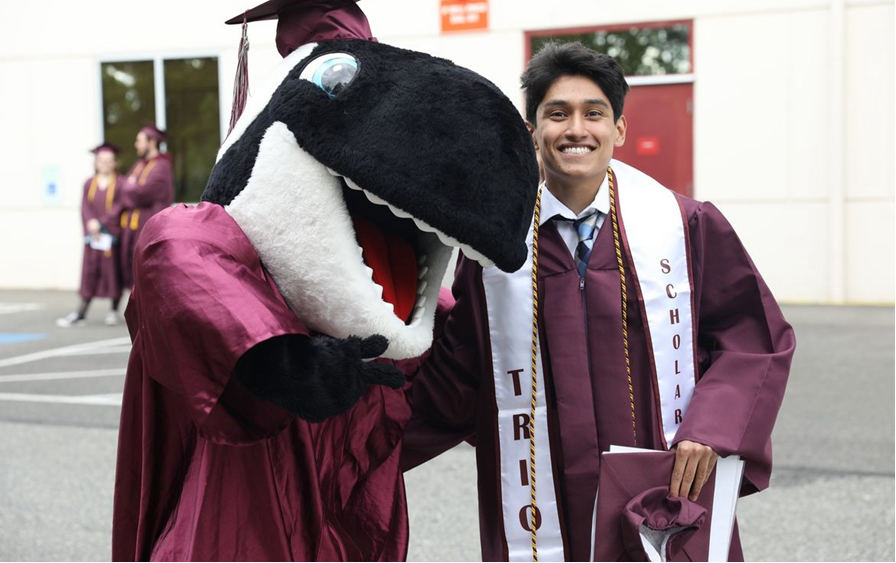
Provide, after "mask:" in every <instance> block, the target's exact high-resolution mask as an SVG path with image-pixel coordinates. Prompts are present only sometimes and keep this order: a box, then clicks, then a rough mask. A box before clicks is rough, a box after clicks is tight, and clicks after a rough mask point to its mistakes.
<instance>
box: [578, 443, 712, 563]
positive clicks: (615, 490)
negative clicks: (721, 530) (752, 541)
mask: <svg viewBox="0 0 896 563" xmlns="http://www.w3.org/2000/svg"><path fill="white" fill-rule="evenodd" d="M674 462H675V453H674V452H660V451H657V452H645V453H613V454H609V453H604V454H602V455H601V471H600V488H599V489H598V491H599V492H598V500H597V524H596V530H595V537H594V560H595V561H647V560H648V555H647V553H646V552H645V550H644V546H643V544H642V541H641V527H642V526H644V527H646V535H647V536H648V538H651V539H652V540H653V541H652V542H651V543H655V544H656V545H657V547H658V551H664V552H665V558H666V560H667V561H706V559H707V557H708V555H709V527H710V526H709V524H710V521H711V518H712V497H713V489H714V486H713V485H714V483H715V475H714V474H713V475H710V479H709V480H708V481H707V483H706V485H704V486H703V490H702V491H701V492H700V498H698V499H697V501H696V502H692V501H690V500H688V499H687V498H683V497H677V498H670V497H669V496H668V495H669V481H670V479H671V475H672V466H673V464H674ZM665 536H668V539H665V542H664V541H663V539H664V537H665Z"/></svg>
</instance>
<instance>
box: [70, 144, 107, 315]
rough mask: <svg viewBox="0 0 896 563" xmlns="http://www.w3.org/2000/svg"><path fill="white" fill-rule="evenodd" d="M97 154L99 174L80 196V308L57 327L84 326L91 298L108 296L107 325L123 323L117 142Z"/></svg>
mask: <svg viewBox="0 0 896 563" xmlns="http://www.w3.org/2000/svg"><path fill="white" fill-rule="evenodd" d="M91 152H92V153H93V154H94V155H95V161H94V168H95V171H96V173H95V174H94V175H93V176H92V177H91V178H88V179H87V181H86V182H84V194H83V197H82V198H81V222H82V225H83V228H84V259H83V261H82V262H81V286H80V288H79V289H78V296H79V297H80V298H81V303H80V305H79V306H78V309H77V310H76V311H74V312H72V313H69V314H68V315H66V316H65V317H63V318H61V319H58V320H57V321H56V324H57V326H60V327H63V328H69V327H73V326H81V325H83V324H85V323H86V322H87V321H86V319H85V316H86V314H87V308H88V307H89V306H90V303H91V301H92V300H93V299H94V298H96V297H102V298H108V299H110V300H111V301H112V307H111V309H110V310H109V313H108V314H107V315H106V318H105V323H106V324H107V325H117V324H119V323H120V322H121V317H120V315H119V314H118V305H119V303H120V302H121V288H122V280H121V262H120V260H119V255H118V237H119V234H120V230H119V226H118V225H119V223H118V216H117V214H116V206H117V205H118V203H119V200H120V199H121V191H120V189H119V187H120V184H121V178H120V177H119V176H118V173H117V170H118V159H117V157H118V153H119V152H120V149H119V148H118V147H116V146H115V145H112V144H109V143H103V144H102V145H100V146H98V147H96V148H95V149H93V150H92V151H91Z"/></svg>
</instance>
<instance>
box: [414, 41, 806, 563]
mask: <svg viewBox="0 0 896 563" xmlns="http://www.w3.org/2000/svg"><path fill="white" fill-rule="evenodd" d="M523 86H524V88H525V90H526V111H527V115H526V117H527V121H528V123H529V125H530V130H531V131H532V137H533V140H534V142H535V145H536V148H537V150H538V152H539V154H540V157H541V161H542V163H543V169H544V177H545V183H544V184H543V185H542V196H541V198H542V199H541V203H540V215H536V217H538V223H537V224H534V225H533V231H531V232H530V240H529V244H530V262H529V263H528V265H527V266H524V267H523V269H522V270H520V272H518V273H517V274H512V275H504V274H501V273H500V272H494V271H493V270H494V269H493V268H483V267H482V266H480V265H479V264H477V263H476V262H474V261H472V260H469V259H467V258H465V257H464V256H461V257H460V259H459V261H458V266H457V272H456V278H455V282H454V286H453V292H454V296H455V298H456V299H457V304H456V305H455V307H454V309H453V310H452V311H451V314H450V316H449V319H448V321H447V323H446V326H445V330H444V333H443V336H442V337H441V338H440V339H438V340H437V341H436V342H435V343H434V345H433V349H432V353H431V355H430V356H429V359H428V360H427V361H426V362H425V363H424V364H423V366H422V368H421V370H420V372H419V373H418V374H417V375H416V376H415V379H414V384H413V401H412V404H413V414H412V418H411V421H410V423H409V426H408V429H407V431H406V433H405V437H404V442H403V454H402V464H403V467H404V468H405V469H411V468H413V467H416V466H418V465H420V464H421V463H424V462H425V461H427V460H429V459H431V458H433V457H434V456H437V455H439V454H440V453H442V452H444V451H446V450H448V449H450V448H452V447H454V446H455V445H457V444H458V443H460V442H461V441H463V440H465V439H468V440H471V441H473V442H475V445H476V459H477V468H478V474H479V477H478V485H479V486H478V491H479V511H480V536H481V542H482V557H483V560H484V561H497V560H530V561H531V560H532V557H533V555H534V553H533V549H532V538H531V528H532V520H538V522H537V523H535V527H536V540H537V549H538V555H539V556H542V555H544V558H546V559H548V560H563V559H565V560H568V561H582V560H590V559H589V557H590V556H591V553H593V552H592V548H593V543H592V541H593V538H594V530H593V521H594V520H593V517H594V514H595V506H596V503H597V502H599V496H598V495H597V485H598V480H599V477H600V469H601V455H600V454H601V452H605V451H607V450H608V449H609V448H610V446H611V445H620V446H637V447H640V448H648V449H657V450H665V449H672V450H675V457H676V461H675V466H674V470H673V471H672V474H671V475H670V476H669V485H668V487H669V495H670V497H671V498H675V497H679V496H682V497H684V496H687V497H689V498H690V499H695V498H697V497H698V496H699V494H700V491H701V487H702V486H703V484H704V482H705V481H706V478H707V477H708V475H709V474H710V473H711V472H712V470H713V465H714V463H715V461H716V459H717V456H719V455H722V456H728V455H732V454H737V455H740V456H741V458H742V459H744V460H745V461H746V466H745V474H744V482H743V488H742V494H750V493H753V492H756V491H759V490H762V489H764V488H766V487H767V486H768V484H769V475H770V472H771V467H772V457H771V442H770V436H771V432H772V428H773V427H774V423H775V418H776V415H777V413H778V409H779V408H780V406H781V402H782V399H783V393H784V388H785V384H786V381H787V377H788V373H789V368H790V362H791V358H792V355H793V352H794V346H795V339H794V334H793V331H792V329H791V327H790V325H789V324H788V323H787V321H786V320H785V319H784V316H783V315H782V313H781V310H780V308H779V307H778V304H777V303H776V302H775V299H774V297H773V296H772V294H771V292H770V291H769V289H768V287H767V286H766V284H765V282H764V281H763V279H762V277H761V276H760V274H759V272H758V270H757V269H756V266H755V265H754V264H753V262H752V260H751V259H750V257H749V256H748V254H747V252H746V250H745V249H744V247H743V245H742V244H741V242H740V240H739V239H738V237H737V235H736V234H735V232H734V230H733V229H732V227H731V225H730V224H729V223H728V221H726V219H725V218H724V217H723V216H722V214H721V213H720V212H719V210H718V209H716V208H715V207H714V206H713V205H712V204H710V203H706V202H699V201H695V200H693V199H690V198H687V197H684V196H681V195H678V194H673V192H670V191H668V190H665V189H663V188H662V186H660V185H659V184H657V183H656V182H655V180H653V179H651V178H649V177H647V176H646V175H644V174H643V173H640V172H639V171H637V170H635V169H633V168H631V167H629V166H626V165H624V164H623V163H620V162H617V161H615V160H612V155H613V149H614V147H615V146H620V145H621V144H622V143H623V142H624V140H625V130H626V121H625V117H624V115H623V113H622V108H623V100H624V97H625V94H626V93H627V91H628V85H627V84H626V82H625V79H624V76H623V73H622V69H621V68H620V67H619V65H618V64H617V63H616V62H615V61H614V60H613V59H612V58H610V57H608V56H606V55H602V54H598V53H596V52H594V51H592V50H590V49H588V48H586V47H584V46H582V45H581V44H564V45H558V44H550V45H548V46H546V47H545V48H544V49H543V50H542V51H540V52H539V54H537V55H536V56H535V57H534V58H533V59H532V61H531V63H530V65H529V68H528V70H527V71H526V73H525V74H524V75H523ZM611 190H614V191H611ZM640 194H648V195H647V196H642V195H640ZM654 198H655V199H654ZM660 204H662V205H663V206H664V207H659V205H660ZM657 209H661V210H662V212H658V211H657ZM660 220H661V221H660ZM641 226H643V227H644V228H640V227H641ZM534 227H539V229H538V232H539V233H540V234H539V238H538V241H539V242H540V244H538V252H537V257H536V258H532V256H533V255H535V253H534V252H532V247H533V246H534V244H533V239H534V237H535V235H534V233H535V228H534ZM667 245H669V248H670V249H671V254H669V255H660V256H658V257H657V259H656V260H655V261H653V260H652V259H651V260H649V261H648V262H647V264H646V266H644V265H643V264H642V262H641V259H643V258H644V256H645V255H647V256H649V255H650V252H651V251H652V249H653V248H661V247H662V248H665V246H667ZM673 259H675V260H678V264H681V265H683V267H682V268H680V269H681V270H684V271H683V273H682V274H680V275H683V277H682V278H681V280H682V282H681V283H676V284H672V283H671V282H669V280H668V279H667V278H666V277H664V276H667V275H671V274H674V273H675V272H673V269H674V268H673V267H672V265H673V264H674V263H675V260H673ZM533 261H534V262H535V263H536V264H537V270H535V271H533V265H532V263H533ZM620 272H623V273H622V274H621V273H620ZM533 276H537V278H536V279H537V305H538V306H537V307H533V303H534V298H533V297H532V295H533V294H532V292H533V288H532V278H533ZM514 291H517V293H514ZM508 295H516V296H518V297H514V298H512V299H509V298H508V297H507V296H508ZM526 299H528V303H529V304H528V309H527V311H528V313H524V314H522V316H514V315H515V314H517V313H518V310H519V309H522V308H523V303H524V302H525V300H526ZM657 299H660V301H657ZM672 299H677V300H678V303H680V305H675V307H674V308H670V307H668V306H667V307H666V308H665V309H662V310H660V311H659V315H658V316H656V317H654V316H652V313H651V310H652V309H651V308H652V307H653V306H654V304H655V303H660V304H661V305H662V303H663V302H662V300H672ZM508 301H510V303H507V302H508ZM533 310H534V311H535V312H536V313H537V314H538V316H537V317H536V318H535V322H536V323H537V325H536V326H537V327H538V331H537V335H538V340H537V342H538V344H537V347H536V346H535V345H533V344H531V339H532V326H533ZM527 315H528V316H527ZM685 321H687V322H688V323H690V325H691V328H690V329H689V330H687V331H682V332H675V333H674V334H672V335H671V338H670V339H668V340H666V339H664V338H662V337H661V335H662V334H664V331H667V330H669V329H670V327H671V328H673V329H674V328H676V327H678V326H679V323H681V322H685ZM514 335H519V337H518V338H517V337H516V336H514ZM685 337H687V338H688V340H689V341H692V343H691V344H690V345H683V344H682V342H684V340H683V339H684V338H685ZM514 339H516V340H514ZM514 346H516V347H514ZM533 348H537V351H538V361H537V362H536V361H535V360H534V359H533V358H531V353H532V350H533ZM676 354H681V356H680V357H679V356H678V355H676ZM670 359H671V360H670ZM664 361H669V363H668V364H666V363H663V362H664ZM533 364H535V365H537V369H536V374H537V379H535V382H534V384H530V379H531V378H530V373H531V371H532V369H531V368H530V366H531V365H533ZM688 365H690V366H691V367H690V368H689V369H690V372H689V371H688V368H687V366H688ZM666 370H671V373H669V375H670V376H671V377H672V378H676V379H673V380H671V381H672V384H671V385H668V382H669V381H670V380H668V379H664V378H663V376H664V374H665V373H666ZM687 373H690V374H691V376H687ZM682 374H684V375H682ZM533 385H537V389H538V397H537V403H536V404H537V409H538V410H537V412H536V414H535V417H534V418H533V417H531V416H530V406H529V405H530V392H529V389H530V388H531V387H532V386H533ZM688 389H690V390H688ZM670 408H671V410H670ZM669 415H671V416H669ZM536 421H538V422H536ZM538 424H542V425H543V426H542V427H541V429H542V430H541V431H539V426H538ZM532 430H534V433H533V432H532ZM532 434H534V436H535V438H534V440H535V443H536V445H535V446H534V447H535V451H536V452H537V453H536V454H534V455H535V456H537V460H538V461H537V462H536V463H535V467H536V468H537V473H536V470H535V469H532V466H531V461H530V457H529V440H530V439H532V438H531V436H532ZM537 444H540V446H539V445H537ZM542 460H545V461H542ZM530 470H531V472H532V473H533V474H537V476H536V477H534V478H533V477H532V475H530ZM530 480H535V481H537V483H538V487H537V491H536V493H534V494H535V495H536V497H535V502H536V503H537V505H536V506H537V507H538V508H537V509H535V508H533V507H532V502H533V501H532V500H530V498H531V497H530ZM543 480H545V481H544V482H543ZM533 513H534V514H535V516H533ZM619 530H621V527H620V528H619V529H618V530H617V533H619ZM604 532H605V531H603V530H602V531H601V533H604ZM607 533H612V531H608V532H607ZM735 536H736V534H735ZM543 552H545V553H543ZM636 556H637V555H626V556H625V557H636ZM677 557H685V558H686V557H688V555H687V554H686V553H684V552H679V553H678V554H677ZM741 557H742V554H741V552H740V544H739V541H738V540H737V538H736V537H735V539H734V540H733V542H732V546H731V558H732V559H738V558H741Z"/></svg>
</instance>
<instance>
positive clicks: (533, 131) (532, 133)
mask: <svg viewBox="0 0 896 563" xmlns="http://www.w3.org/2000/svg"><path fill="white" fill-rule="evenodd" d="M526 129H528V130H529V134H530V135H532V143H533V144H534V145H535V150H538V140H537V139H536V138H535V127H533V126H532V124H531V123H529V120H526Z"/></svg>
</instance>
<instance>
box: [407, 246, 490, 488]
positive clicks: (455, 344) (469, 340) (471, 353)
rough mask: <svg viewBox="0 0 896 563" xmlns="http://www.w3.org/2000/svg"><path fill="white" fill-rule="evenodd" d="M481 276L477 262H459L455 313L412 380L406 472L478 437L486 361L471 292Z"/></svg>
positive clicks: (456, 279)
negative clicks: (476, 330)
mask: <svg viewBox="0 0 896 563" xmlns="http://www.w3.org/2000/svg"><path fill="white" fill-rule="evenodd" d="M477 273H478V270H477V266H476V265H475V263H474V262H471V261H470V260H467V259H465V258H461V259H460V260H459V262H458V267H457V272H456V275H455V280H454V285H453V287H452V293H453V294H454V298H455V304H454V307H453V308H452V309H451V312H450V313H448V318H447V320H446V321H445V324H444V327H443V328H442V334H441V335H439V336H438V337H437V338H436V340H435V341H434V342H433V346H432V349H431V350H430V352H429V355H428V356H427V357H426V358H425V360H424V361H423V362H422V363H421V365H420V368H419V371H417V373H416V374H414V375H413V377H412V384H411V391H410V397H411V409H412V410H411V419H410V422H409V423H408V426H407V429H406V430H405V435H404V441H403V444H402V458H401V465H402V469H403V470H405V471H407V470H409V469H412V468H414V467H416V466H418V465H420V464H421V463H424V462H426V461H428V460H430V459H432V458H434V457H436V456H438V455H440V454H442V453H444V452H446V451H448V450H450V449H451V448H453V447H454V446H456V445H457V444H459V443H460V442H462V441H463V440H464V439H466V438H468V437H470V436H472V435H473V433H474V431H475V424H476V403H477V400H478V394H479V391H478V389H479V376H480V371H481V369H482V367H481V364H482V361H481V358H482V356H481V353H480V346H479V344H478V340H477V339H476V336H475V330H474V328H475V318H476V316H475V314H474V311H475V310H476V307H477V306H478V304H477V303H475V302H474V301H475V297H474V296H473V295H472V292H471V291H470V290H471V288H473V287H474V286H473V284H474V283H475V282H476V276H477Z"/></svg>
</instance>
